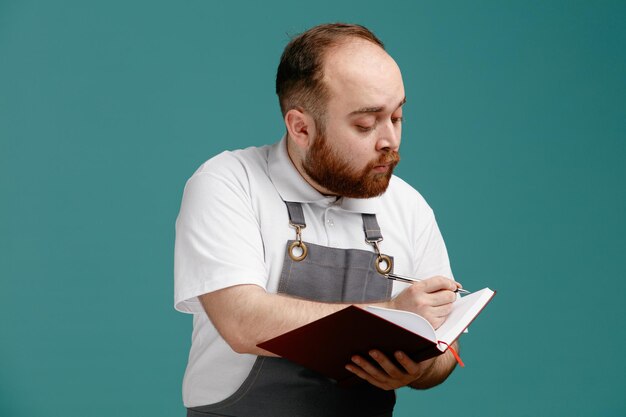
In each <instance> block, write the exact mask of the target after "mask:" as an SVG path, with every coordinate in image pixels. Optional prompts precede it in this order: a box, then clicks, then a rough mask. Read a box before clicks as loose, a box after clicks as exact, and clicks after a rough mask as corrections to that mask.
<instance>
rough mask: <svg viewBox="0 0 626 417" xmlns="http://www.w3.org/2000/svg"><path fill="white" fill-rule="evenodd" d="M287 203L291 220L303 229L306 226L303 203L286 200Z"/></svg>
mask: <svg viewBox="0 0 626 417" xmlns="http://www.w3.org/2000/svg"><path fill="white" fill-rule="evenodd" d="M285 204H286V205H287V211H288V212H289V221H290V222H291V224H293V225H294V226H300V227H301V228H302V229H304V228H305V227H306V222H305V221H304V211H302V204H300V203H294V202H291V201H285Z"/></svg>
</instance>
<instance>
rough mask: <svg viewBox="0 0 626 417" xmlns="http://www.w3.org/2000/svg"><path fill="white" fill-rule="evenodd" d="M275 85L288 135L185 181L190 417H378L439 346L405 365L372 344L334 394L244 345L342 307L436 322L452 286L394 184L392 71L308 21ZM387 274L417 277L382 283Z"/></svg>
mask: <svg viewBox="0 0 626 417" xmlns="http://www.w3.org/2000/svg"><path fill="white" fill-rule="evenodd" d="M276 91H277V94H278V97H279V100H280V105H281V110H282V114H283V118H284V121H285V126H286V131H287V133H286V135H285V137H284V138H283V139H282V140H281V141H280V142H278V143H276V144H274V145H271V146H264V147H260V148H248V149H245V150H239V151H234V152H224V153H222V154H220V155H218V156H216V157H214V158H212V159H210V160H209V161H207V162H206V163H205V164H204V165H202V167H200V169H198V171H196V173H195V174H194V175H193V176H192V177H191V179H190V180H189V181H188V182H187V185H186V187H185V192H184V196H183V201H182V205H181V210H180V214H179V217H178V219H177V224H176V251H175V252H176V253H175V281H176V282H175V284H176V288H175V289H176V294H175V303H176V308H177V309H178V310H180V311H183V312H189V313H193V314H194V329H193V339H192V346H191V351H190V355H189V363H188V366H187V370H186V373H185V378H184V382H183V397H184V403H185V406H186V407H187V408H188V416H214V415H229V416H230V415H236V416H347V415H348V416H349V415H358V416H389V415H391V414H392V412H393V406H394V403H395V395H394V391H393V390H394V389H395V388H399V387H402V386H407V385H409V386H411V387H414V388H428V387H432V386H434V385H437V384H439V383H441V382H442V381H444V380H445V379H446V377H447V376H448V375H449V374H450V373H451V372H452V370H453V368H454V366H455V359H454V357H453V355H452V354H451V352H449V351H448V352H446V353H445V354H443V355H441V356H439V357H437V358H435V359H430V360H427V361H423V362H420V363H415V362H413V361H412V360H411V359H410V358H408V357H407V355H405V354H404V353H403V352H396V353H395V358H388V357H386V356H385V355H383V354H382V353H381V352H379V351H377V350H373V351H371V352H369V353H370V357H369V358H364V357H360V356H355V357H353V358H352V362H351V363H349V364H346V368H347V369H349V370H350V371H351V372H353V373H354V374H355V375H357V376H358V377H360V378H362V379H363V380H364V381H365V382H364V383H362V384H358V385H357V386H355V387H352V388H340V387H338V386H337V385H336V384H335V382H334V381H332V380H329V379H326V378H324V377H322V376H321V375H318V374H316V373H314V372H312V371H308V370H306V369H304V368H301V367H299V366H297V365H295V364H293V363H291V362H288V361H287V360H284V359H281V358H276V357H273V355H271V354H270V353H269V352H267V351H264V350H263V349H260V348H258V347H257V344H258V343H260V342H262V341H265V340H267V339H270V338H272V337H275V336H278V335H280V334H282V333H284V332H286V331H289V330H292V329H294V328H296V327H299V326H302V325H304V324H306V323H309V322H311V321H314V320H316V319H319V318H321V317H323V316H326V315H328V314H331V313H333V312H336V311H338V310H340V309H343V308H345V307H346V306H348V305H350V304H377V305H382V306H385V307H390V308H395V309H403V310H409V311H413V312H416V313H418V314H420V315H422V316H423V317H425V318H426V319H428V320H429V321H430V322H431V323H432V325H433V326H434V327H438V326H439V325H441V323H442V322H443V321H444V320H445V318H446V316H447V315H448V314H449V312H450V310H451V303H452V302H453V301H454V300H455V298H456V297H455V292H454V291H455V290H456V289H457V288H459V287H460V284H458V283H456V282H455V281H453V280H452V279H451V278H452V273H451V271H450V266H449V261H448V256H447V253H446V249H445V245H444V242H443V239H442V238H441V235H440V233H439V229H438V227H437V224H436V222H435V218H434V215H433V213H432V210H431V209H430V208H429V207H428V205H427V204H426V202H425V201H424V200H423V199H422V197H421V196H420V195H419V194H418V193H417V191H415V190H414V189H413V188H411V187H410V186H409V185H408V184H406V183H404V182H403V181H402V180H400V179H399V178H397V177H395V176H392V171H393V168H394V167H395V165H396V164H397V163H398V161H399V154H398V149H399V146H400V136H401V130H402V111H403V110H402V107H403V104H404V103H405V101H406V100H405V94H404V86H403V83H402V76H401V74H400V70H399V68H398V66H397V65H396V63H395V61H394V60H393V59H392V58H391V57H390V56H389V55H388V54H387V53H386V52H385V50H384V48H383V44H382V43H381V42H380V41H379V40H378V39H377V38H376V37H375V36H374V34H372V33H371V32H370V31H369V30H367V29H366V28H364V27H362V26H358V25H344V24H330V25H321V26H317V27H315V28H312V29H310V30H308V31H307V32H305V33H303V34H301V35H299V36H298V37H296V38H294V39H293V40H292V41H291V42H290V43H289V44H288V45H287V47H286V48H285V51H284V52H283V55H282V57H281V62H280V65H279V68H278V73H277V77H276ZM387 255H389V257H387ZM391 267H392V268H393V270H394V272H396V273H399V274H405V275H412V276H414V277H416V278H420V279H422V281H420V282H417V283H415V284H412V285H408V284H402V283H398V282H393V281H391V280H389V279H386V278H385V276H384V274H385V273H386V272H387V270H388V269H389V268H391ZM393 359H395V361H394V360H393ZM398 364H399V366H398Z"/></svg>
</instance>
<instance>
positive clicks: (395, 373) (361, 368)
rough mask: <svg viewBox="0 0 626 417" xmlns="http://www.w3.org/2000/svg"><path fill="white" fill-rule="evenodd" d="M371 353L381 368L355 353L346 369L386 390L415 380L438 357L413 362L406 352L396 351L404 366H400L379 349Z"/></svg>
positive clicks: (396, 357)
mask: <svg viewBox="0 0 626 417" xmlns="http://www.w3.org/2000/svg"><path fill="white" fill-rule="evenodd" d="M369 355H370V356H371V358H372V359H373V360H374V361H375V362H376V363H378V365H380V368H379V367H377V366H376V365H374V364H373V363H371V361H370V360H367V359H364V358H363V357H361V356H358V355H355V356H353V357H352V362H353V363H351V364H348V365H346V369H347V370H349V371H350V372H352V373H354V374H356V375H357V376H359V377H360V378H363V379H364V380H366V381H367V382H369V383H370V384H372V385H374V386H376V387H378V388H380V389H384V390H393V389H396V388H400V387H404V386H406V385H409V384H411V383H413V382H415V381H416V380H418V379H419V378H420V377H421V376H423V375H424V374H425V373H426V372H427V371H428V370H429V369H430V368H431V367H432V366H433V365H434V361H435V359H436V358H431V359H428V360H425V361H422V362H413V361H412V360H411V359H410V358H409V357H408V356H407V355H406V354H405V353H403V352H396V353H395V354H394V356H395V359H396V361H398V363H399V364H400V365H401V366H402V368H399V367H398V366H397V365H396V364H394V363H393V362H392V361H391V360H390V359H389V358H388V357H387V356H385V355H384V354H383V353H382V352H380V351H379V350H371V351H370V352H369ZM381 368H382V369H381Z"/></svg>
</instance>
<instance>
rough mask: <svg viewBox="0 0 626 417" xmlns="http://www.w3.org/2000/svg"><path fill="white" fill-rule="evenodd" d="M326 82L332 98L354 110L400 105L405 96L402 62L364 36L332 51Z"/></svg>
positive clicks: (327, 61)
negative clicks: (396, 60) (364, 38)
mask: <svg viewBox="0 0 626 417" xmlns="http://www.w3.org/2000/svg"><path fill="white" fill-rule="evenodd" d="M324 82H325V83H326V85H327V86H328V88H329V90H330V91H329V92H330V95H331V101H334V102H335V103H336V104H338V105H341V107H344V108H346V107H347V108H348V109H349V111H350V112H354V111H361V110H367V109H370V110H371V109H374V108H378V107H384V108H385V109H388V108H390V107H393V109H396V108H397V107H399V106H400V105H401V104H402V101H403V100H404V85H403V83H402V75H401V73H400V69H399V68H398V65H397V64H396V62H395V61H394V60H393V58H391V56H389V55H388V54H387V53H386V52H385V51H384V50H383V49H382V48H381V47H379V46H378V45H375V44H373V43H371V42H367V41H364V40H355V41H350V42H349V43H346V44H344V45H341V46H338V47H336V48H335V49H334V50H333V51H332V52H331V53H329V55H328V56H327V57H326V60H325V65H324ZM381 110H383V109H381Z"/></svg>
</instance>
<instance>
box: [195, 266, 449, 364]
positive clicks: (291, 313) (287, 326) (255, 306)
mask: <svg viewBox="0 0 626 417" xmlns="http://www.w3.org/2000/svg"><path fill="white" fill-rule="evenodd" d="M458 286H459V284H457V283H456V282H454V281H451V280H450V279H448V278H445V277H432V278H429V279H426V280H423V281H420V282H417V283H415V284H413V285H411V286H410V287H408V288H407V289H405V290H404V291H402V292H401V293H400V294H399V295H398V296H397V297H395V298H394V299H392V300H390V301H387V302H381V303H369V304H375V305H380V306H383V307H387V308H394V309H402V310H407V311H412V312H414V313H417V314H419V315H421V316H422V317H424V318H426V319H427V320H428V321H430V322H431V324H433V326H434V327H439V326H440V325H441V323H443V321H444V320H445V318H446V317H447V316H448V314H449V313H450V311H451V309H452V302H453V301H454V300H455V299H456V294H455V293H454V290H456V289H457V288H458ZM199 298H200V301H201V302H202V306H203V307H204V309H205V311H206V313H207V315H208V316H209V319H210V320H211V322H212V323H213V324H214V325H215V327H216V329H217V331H218V332H219V333H220V334H221V335H222V337H223V338H224V340H226V342H227V343H228V344H229V345H230V347H231V348H232V349H233V350H234V351H235V352H238V353H251V354H255V355H269V353H268V352H267V351H265V350H263V349H260V348H258V347H257V346H256V345H257V344H258V343H261V342H263V341H265V340H268V339H271V338H273V337H275V336H278V335H280V334H283V333H285V332H287V331H290V330H293V329H295V328H297V327H300V326H303V325H305V324H307V323H310V322H312V321H314V320H317V319H319V318H322V317H324V316H327V315H329V314H332V313H334V312H336V311H339V310H341V309H343V308H345V307H347V306H348V305H350V304H339V303H337V304H333V303H321V302H315V301H309V300H302V299H298V298H293V297H289V296H285V295H280V294H270V293H267V292H266V291H265V290H264V289H263V288H261V287H258V286H256V285H237V286H233V287H228V288H225V289H222V290H218V291H214V292H211V293H208V294H204V295H201V296H200V297H199Z"/></svg>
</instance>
